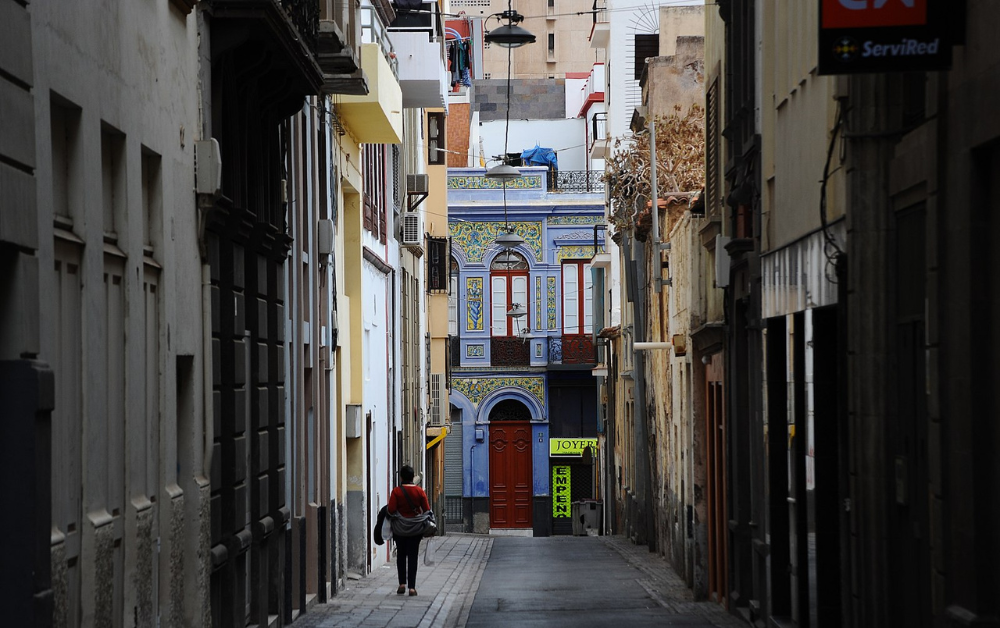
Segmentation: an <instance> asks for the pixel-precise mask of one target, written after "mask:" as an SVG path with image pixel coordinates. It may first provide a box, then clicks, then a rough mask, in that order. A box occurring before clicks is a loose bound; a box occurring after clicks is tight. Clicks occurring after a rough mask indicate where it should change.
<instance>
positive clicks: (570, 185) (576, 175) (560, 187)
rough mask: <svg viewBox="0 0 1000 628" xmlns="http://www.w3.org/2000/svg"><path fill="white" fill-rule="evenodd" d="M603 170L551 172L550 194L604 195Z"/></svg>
mask: <svg viewBox="0 0 1000 628" xmlns="http://www.w3.org/2000/svg"><path fill="white" fill-rule="evenodd" d="M603 175H604V171H603V170H556V171H551V170H550V171H549V192H595V193H600V194H603V193H604V181H602V180H601V177H602V176H603Z"/></svg>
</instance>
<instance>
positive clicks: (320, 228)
mask: <svg viewBox="0 0 1000 628" xmlns="http://www.w3.org/2000/svg"><path fill="white" fill-rule="evenodd" d="M316 233H317V236H318V237H317V240H318V242H317V244H316V248H317V252H318V253H319V254H320V255H333V221H332V220H330V219H329V218H322V219H320V221H319V223H318V224H317V225H316Z"/></svg>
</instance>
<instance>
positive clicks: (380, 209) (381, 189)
mask: <svg viewBox="0 0 1000 628" xmlns="http://www.w3.org/2000/svg"><path fill="white" fill-rule="evenodd" d="M361 159H362V164H361V167H362V174H363V176H364V227H365V229H366V230H368V231H370V232H371V233H372V234H373V235H375V236H376V237H377V238H378V239H379V241H380V242H382V243H383V244H384V243H385V237H386V221H387V218H386V206H387V204H388V195H387V194H386V189H387V187H388V180H387V167H386V150H385V145H383V144H365V145H364V148H363V153H362V157H361Z"/></svg>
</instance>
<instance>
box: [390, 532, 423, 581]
mask: <svg viewBox="0 0 1000 628" xmlns="http://www.w3.org/2000/svg"><path fill="white" fill-rule="evenodd" d="M420 538H421V537H419V536H394V537H392V540H393V541H395V542H396V571H397V572H398V573H399V584H405V585H407V587H408V588H410V589H416V588H417V555H418V554H419V553H420Z"/></svg>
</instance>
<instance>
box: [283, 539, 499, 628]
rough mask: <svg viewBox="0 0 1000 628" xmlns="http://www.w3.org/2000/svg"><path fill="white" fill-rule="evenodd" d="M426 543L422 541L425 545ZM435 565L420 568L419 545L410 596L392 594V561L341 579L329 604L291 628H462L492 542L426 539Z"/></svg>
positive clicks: (318, 606) (489, 540)
mask: <svg viewBox="0 0 1000 628" xmlns="http://www.w3.org/2000/svg"><path fill="white" fill-rule="evenodd" d="M425 542H426V541H425ZM431 542H432V543H434V545H435V546H436V548H435V558H436V562H435V564H434V565H433V566H431V567H428V566H426V565H424V564H423V557H424V549H425V547H424V543H421V545H420V561H421V563H420V568H419V570H418V571H417V591H418V592H419V594H418V595H417V596H416V597H410V596H408V595H396V587H397V585H398V581H397V578H396V562H395V559H393V561H392V562H391V563H390V564H387V565H384V566H382V567H378V568H376V569H375V570H373V571H372V573H371V574H369V575H368V576H367V577H365V578H361V579H360V580H350V579H349V580H347V582H346V583H345V587H344V589H342V590H341V591H339V592H338V593H337V595H336V597H334V598H333V599H332V600H331V601H330V603H329V604H317V605H315V606H313V607H312V608H310V609H309V612H308V613H307V614H305V615H303V616H300V617H299V618H298V619H297V620H296V621H295V622H294V623H293V624H292V626H293V628H334V627H336V628H341V627H344V628H353V627H355V626H365V627H366V628H367V627H369V626H372V627H381V626H385V627H387V628H388V627H391V626H399V627H403V626H411V627H412V626H419V627H420V628H430V627H431V626H445V627H448V628H453V627H459V626H464V625H465V622H466V619H467V618H468V616H469V609H470V608H471V607H472V602H473V600H474V599H475V597H476V591H477V590H478V589H479V581H480V580H481V579H482V576H483V570H484V569H485V568H486V563H487V561H488V560H489V557H490V550H491V549H492V547H493V539H492V538H490V537H488V536H483V535H481V534H456V533H448V534H447V535H446V536H442V537H436V538H434V539H432V540H431Z"/></svg>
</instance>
